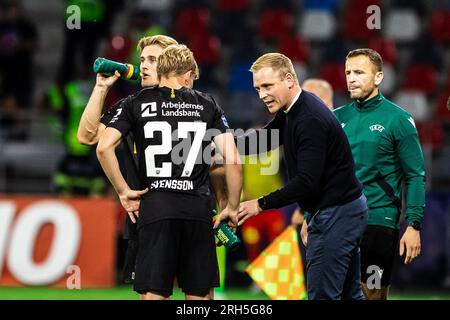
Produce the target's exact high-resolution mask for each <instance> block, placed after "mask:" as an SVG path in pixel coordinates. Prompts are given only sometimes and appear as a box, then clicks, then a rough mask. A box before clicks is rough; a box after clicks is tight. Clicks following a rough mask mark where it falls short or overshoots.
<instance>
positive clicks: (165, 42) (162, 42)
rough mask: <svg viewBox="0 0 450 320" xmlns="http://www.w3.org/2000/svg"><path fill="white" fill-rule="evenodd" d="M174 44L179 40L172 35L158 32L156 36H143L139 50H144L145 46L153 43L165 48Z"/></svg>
mask: <svg viewBox="0 0 450 320" xmlns="http://www.w3.org/2000/svg"><path fill="white" fill-rule="evenodd" d="M173 44H178V42H177V40H175V39H174V38H172V37H169V36H165V35H163V34H158V35H156V36H148V37H143V38H141V39H140V40H139V42H138V44H137V49H138V50H139V52H142V50H144V48H145V47H147V46H151V45H157V46H160V47H161V48H163V49H165V48H167V47H168V46H171V45H173Z"/></svg>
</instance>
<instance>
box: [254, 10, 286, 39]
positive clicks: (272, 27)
mask: <svg viewBox="0 0 450 320" xmlns="http://www.w3.org/2000/svg"><path fill="white" fill-rule="evenodd" d="M292 26H293V17H292V15H291V14H290V13H289V12H287V11H286V10H283V9H267V10H265V11H263V12H262V14H261V17H260V19H259V26H258V35H259V36H260V37H261V38H262V39H264V40H278V39H280V38H281V37H283V36H285V35H286V34H289V33H292Z"/></svg>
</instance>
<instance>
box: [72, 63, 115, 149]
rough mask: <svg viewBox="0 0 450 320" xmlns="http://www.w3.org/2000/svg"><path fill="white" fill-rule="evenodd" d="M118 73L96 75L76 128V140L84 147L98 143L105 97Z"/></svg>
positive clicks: (101, 131) (102, 129) (101, 129)
mask: <svg viewBox="0 0 450 320" xmlns="http://www.w3.org/2000/svg"><path fill="white" fill-rule="evenodd" d="M119 77H120V74H119V72H118V71H116V72H115V74H114V75H112V76H108V75H103V74H100V73H98V74H97V81H96V84H95V86H94V89H93V90H92V94H91V96H90V97H89V101H88V103H87V105H86V108H85V109H84V111H83V114H82V115H81V119H80V124H79V126H78V132H77V138H78V142H80V143H81V144H86V145H94V144H96V143H97V142H98V140H99V138H100V136H101V135H102V133H103V131H105V128H106V127H105V125H104V124H103V123H101V122H100V116H101V114H102V111H103V106H104V104H105V100H106V96H107V95H108V91H109V89H110V88H111V86H112V85H113V84H114V83H115V82H116V81H117V79H119Z"/></svg>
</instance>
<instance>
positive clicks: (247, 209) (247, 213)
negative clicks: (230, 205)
mask: <svg viewBox="0 0 450 320" xmlns="http://www.w3.org/2000/svg"><path fill="white" fill-rule="evenodd" d="M261 211H262V209H261V208H260V207H259V204H258V200H257V199H254V200H249V201H245V202H242V203H241V204H240V206H239V214H238V220H239V223H238V226H240V225H242V224H243V223H244V222H245V221H246V220H247V219H249V218H251V217H253V216H256V215H257V214H258V213H260V212H261Z"/></svg>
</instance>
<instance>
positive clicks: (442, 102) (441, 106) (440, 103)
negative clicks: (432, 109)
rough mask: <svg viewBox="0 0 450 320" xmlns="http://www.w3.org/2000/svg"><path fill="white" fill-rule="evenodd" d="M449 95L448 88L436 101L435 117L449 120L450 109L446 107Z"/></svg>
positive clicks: (449, 90) (449, 89)
mask: <svg viewBox="0 0 450 320" xmlns="http://www.w3.org/2000/svg"><path fill="white" fill-rule="evenodd" d="M449 97H450V88H448V89H447V90H446V91H444V92H443V93H442V94H441V95H440V96H439V98H438V99H437V101H436V117H438V118H439V119H441V120H443V121H446V122H450V110H448V109H447V100H448V99H449Z"/></svg>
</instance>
